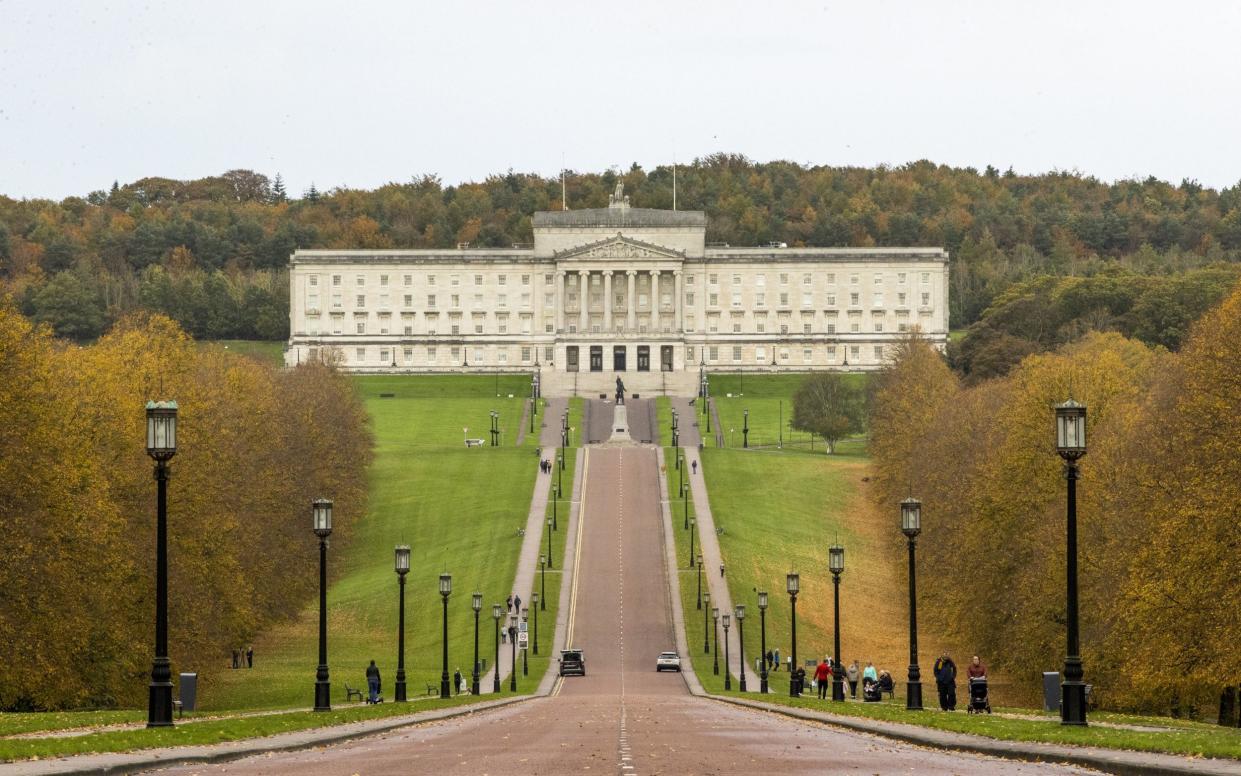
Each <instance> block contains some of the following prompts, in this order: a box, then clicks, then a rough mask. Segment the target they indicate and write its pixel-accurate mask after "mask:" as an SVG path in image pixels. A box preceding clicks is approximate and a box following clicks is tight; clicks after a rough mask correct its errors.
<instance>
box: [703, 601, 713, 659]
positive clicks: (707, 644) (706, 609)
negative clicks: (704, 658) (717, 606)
mask: <svg viewBox="0 0 1241 776" xmlns="http://www.w3.org/2000/svg"><path fill="white" fill-rule="evenodd" d="M710 603H711V593H710V591H707V590H704V591H703V593H702V654H704V655H709V654H711V638H710V637H711V632H710V630H709V629H708V625H707V618H708V617H709V616H710V615H711V607H710V606H709V604H710Z"/></svg>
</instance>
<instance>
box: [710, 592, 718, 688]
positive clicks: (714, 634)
mask: <svg viewBox="0 0 1241 776" xmlns="http://www.w3.org/2000/svg"><path fill="white" fill-rule="evenodd" d="M711 672H712V673H714V674H715V675H716V676H719V675H720V607H718V606H712V607H711Z"/></svg>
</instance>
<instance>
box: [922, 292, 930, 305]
mask: <svg viewBox="0 0 1241 776" xmlns="http://www.w3.org/2000/svg"><path fill="white" fill-rule="evenodd" d="M922 306H923V307H930V306H931V294H930V292H927V291H923V292H922Z"/></svg>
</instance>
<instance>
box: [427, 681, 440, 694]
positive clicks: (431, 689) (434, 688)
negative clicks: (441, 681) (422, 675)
mask: <svg viewBox="0 0 1241 776" xmlns="http://www.w3.org/2000/svg"><path fill="white" fill-rule="evenodd" d="M426 684H427V695H439V693H440V686H439V685H438V684H431V683H430V682H427V683H426Z"/></svg>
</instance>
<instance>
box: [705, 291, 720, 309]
mask: <svg viewBox="0 0 1241 776" xmlns="http://www.w3.org/2000/svg"><path fill="white" fill-rule="evenodd" d="M707 305H708V306H710V307H719V306H720V295H719V294H708V295H707Z"/></svg>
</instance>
